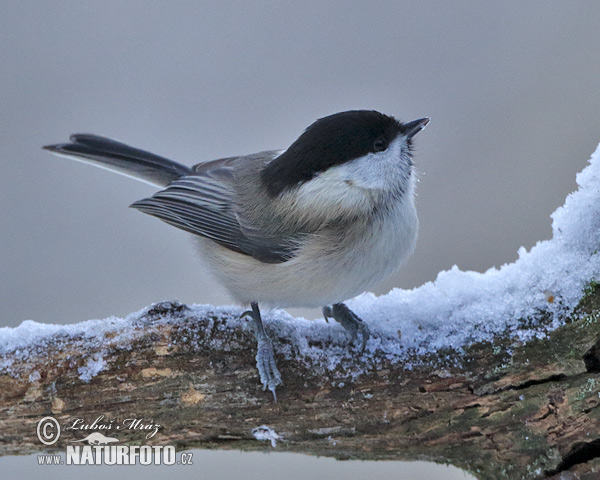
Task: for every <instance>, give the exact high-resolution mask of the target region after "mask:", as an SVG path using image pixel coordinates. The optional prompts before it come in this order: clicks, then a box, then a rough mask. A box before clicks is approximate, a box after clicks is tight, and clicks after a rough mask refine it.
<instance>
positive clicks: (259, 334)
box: [240, 303, 283, 401]
mask: <svg viewBox="0 0 600 480" xmlns="http://www.w3.org/2000/svg"><path fill="white" fill-rule="evenodd" d="M244 317H250V318H251V319H252V320H253V324H254V337H255V338H256V342H257V351H256V368H257V369H258V374H259V375H260V382H261V383H262V386H263V390H266V389H267V388H268V389H269V390H271V392H272V393H273V398H274V399H275V401H277V393H276V391H275V389H276V388H277V385H281V384H282V383H283V381H282V379H281V373H279V370H277V364H276V363H275V352H274V351H273V342H271V339H270V338H269V336H268V335H267V333H266V332H265V329H264V327H263V324H262V319H261V316H260V310H259V309H258V305H257V304H256V303H253V304H252V310H247V311H245V312H244V313H242V315H241V316H240V318H244Z"/></svg>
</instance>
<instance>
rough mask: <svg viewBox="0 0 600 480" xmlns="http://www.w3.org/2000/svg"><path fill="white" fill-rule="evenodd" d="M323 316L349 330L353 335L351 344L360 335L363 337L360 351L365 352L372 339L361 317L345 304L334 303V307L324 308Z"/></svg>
mask: <svg viewBox="0 0 600 480" xmlns="http://www.w3.org/2000/svg"><path fill="white" fill-rule="evenodd" d="M323 316H324V317H325V320H327V319H328V318H333V319H334V320H335V321H336V322H338V323H339V324H340V325H341V326H342V327H344V328H345V329H346V330H348V331H349V332H350V334H351V335H352V337H351V338H350V341H351V342H354V341H355V340H356V339H357V338H358V334H359V333H360V335H361V337H362V343H361V347H360V351H361V352H364V350H365V347H366V346H367V340H369V338H371V332H370V331H369V327H368V326H367V324H366V323H365V322H363V321H362V320H361V318H360V317H359V316H357V315H356V314H355V313H354V312H353V311H352V310H350V309H349V308H348V307H347V306H346V305H345V304H343V303H334V304H333V305H327V306H325V307H323Z"/></svg>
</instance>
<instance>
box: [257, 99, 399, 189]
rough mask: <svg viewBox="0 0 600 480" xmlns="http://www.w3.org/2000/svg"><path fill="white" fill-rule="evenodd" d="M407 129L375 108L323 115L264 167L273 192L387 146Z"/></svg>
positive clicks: (264, 176) (264, 178) (265, 179)
mask: <svg viewBox="0 0 600 480" xmlns="http://www.w3.org/2000/svg"><path fill="white" fill-rule="evenodd" d="M403 132H404V125H403V124H402V123H400V122H398V121H397V120H396V119H395V118H394V117H390V116H388V115H384V114H382V113H379V112H376V111H374V110H350V111H348V112H340V113H336V114H333V115H329V116H328V117H324V118H321V119H319V120H317V121H316V122H314V123H313V124H312V125H311V126H310V127H308V128H307V129H306V130H305V131H304V133H303V134H302V135H300V137H298V139H297V140H296V141H295V142H294V143H292V144H291V145H290V147H289V148H288V149H287V150H286V151H285V152H284V153H283V154H281V155H280V156H279V157H277V158H276V159H275V160H273V161H272V162H271V163H269V165H268V166H267V167H266V168H265V169H264V170H263V172H262V174H261V177H262V181H263V183H264V184H265V186H266V188H267V190H268V192H269V194H270V195H272V196H277V195H279V194H280V193H281V192H282V191H284V190H285V189H287V188H290V187H294V186H297V185H300V184H302V183H303V182H306V181H308V180H310V179H311V178H313V177H314V176H315V175H317V174H318V173H320V172H323V171H325V170H327V169H328V168H330V167H332V166H334V165H341V164H342V163H346V162H349V161H350V160H354V159H355V158H359V157H362V156H364V155H367V154H368V153H371V152H379V151H383V150H385V149H387V147H388V145H389V144H390V143H391V142H392V141H393V140H394V139H395V138H396V137H397V136H398V134H401V133H403Z"/></svg>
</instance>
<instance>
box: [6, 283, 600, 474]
mask: <svg viewBox="0 0 600 480" xmlns="http://www.w3.org/2000/svg"><path fill="white" fill-rule="evenodd" d="M599 318H600V288H597V287H596V286H595V285H594V286H592V288H590V289H589V291H588V292H587V294H586V296H585V298H584V300H583V301H582V303H581V304H580V305H579V306H578V307H577V309H576V310H575V312H573V314H572V317H571V320H570V321H569V322H567V323H566V324H565V325H563V326H562V327H560V328H558V329H556V330H554V331H552V332H551V333H549V334H548V335H547V336H546V337H545V338H541V339H534V340H531V341H528V342H527V343H524V344H520V343H518V342H516V341H515V340H514V338H510V337H509V336H508V335H507V336H506V337H498V338H496V340H495V341H494V343H477V344H473V345H471V346H469V347H468V348H465V349H462V350H459V351H453V350H448V351H445V352H438V353H437V354H431V358H426V359H421V360H423V361H421V362H420V363H419V364H418V365H417V366H412V367H410V368H409V364H411V363H412V360H410V359H404V360H402V361H397V360H395V359H390V358H388V357H389V356H388V355H386V354H385V352H382V351H375V352H372V354H371V355H362V356H361V355H359V354H357V352H356V350H353V349H352V348H351V347H350V346H349V347H348V358H347V361H348V362H350V363H354V364H355V365H356V367H357V368H359V371H360V372H362V373H360V374H359V375H357V374H356V371H357V370H352V371H350V370H347V369H346V368H345V367H344V365H346V364H350V363H344V362H342V363H340V364H339V365H338V366H337V367H335V368H333V369H330V368H328V366H327V365H326V362H327V350H328V349H331V348H338V347H339V345H334V344H335V340H334V339H329V340H323V341H321V342H320V343H319V344H318V345H313V347H315V348H320V349H322V351H323V356H322V360H317V359H314V358H312V359H304V358H298V355H299V354H300V353H299V351H297V350H295V348H294V345H293V344H291V343H290V342H289V340H288V339H287V338H286V337H285V336H284V333H282V331H280V330H281V329H275V330H273V326H272V325H271V328H269V324H267V330H269V334H270V335H271V337H272V339H273V344H274V346H275V349H276V356H277V357H278V362H279V364H278V366H279V369H280V371H281V373H282V375H283V378H284V382H285V383H284V385H283V386H282V387H281V388H280V389H279V390H278V402H277V403H275V402H274V401H273V399H272V396H271V395H270V393H269V392H263V391H262V389H261V388H260V382H259V379H258V373H257V371H256V368H255V362H254V358H253V357H254V353H255V341H254V337H253V334H252V332H251V330H250V329H249V328H247V327H246V326H245V324H244V322H241V321H237V322H236V321H233V322H232V320H231V315H230V314H227V312H224V311H219V310H217V311H215V312H213V313H207V314H204V315H203V316H202V317H200V318H199V317H198V316H197V315H196V314H194V311H193V310H192V309H190V308H188V307H187V306H185V305H181V304H175V303H163V304H157V305H155V306H153V307H151V308H149V309H147V310H146V311H143V312H141V313H139V314H137V315H133V316H131V317H130V318H129V319H128V321H127V323H126V324H124V325H120V326H118V328H117V327H115V328H113V329H111V328H107V329H106V330H105V331H102V332H100V333H98V334H96V335H95V336H93V337H90V336H89V335H88V334H84V333H81V334H65V333H54V334H52V335H49V336H47V337H43V338H41V339H37V340H36V341H34V342H31V343H26V344H25V345H23V346H21V347H19V348H18V349H16V350H15V351H13V352H11V353H8V354H6V355H4V356H3V357H2V359H1V360H2V362H1V363H0V366H1V367H2V368H1V370H0V373H1V375H0V432H1V434H0V435H1V436H0V453H1V454H5V455H6V454H25V453H31V452H38V451H42V450H48V447H44V445H42V444H41V443H40V442H39V440H38V438H37V436H36V425H37V422H38V421H39V420H40V419H41V418H42V417H44V416H47V415H52V416H54V417H55V418H56V419H57V420H58V421H59V423H60V424H61V425H62V426H63V428H64V427H66V426H68V425H70V424H71V423H72V421H73V418H84V419H86V420H87V421H88V422H91V421H93V420H94V419H95V418H97V417H98V416H100V415H104V416H105V418H106V419H115V420H119V419H120V420H123V419H126V418H141V417H143V418H144V419H146V420H152V421H153V422H155V423H157V424H160V425H161V427H160V429H159V431H158V433H157V434H156V435H155V436H153V437H152V438H150V439H147V438H146V435H147V433H148V432H145V431H137V430H128V431H126V432H123V433H119V440H120V441H121V442H133V443H137V444H147V445H152V444H155V445H165V444H169V445H176V446H178V448H180V449H184V448H185V449H187V448H192V447H200V448H225V449H241V450H271V449H272V446H271V444H270V443H268V442H259V441H257V440H256V439H255V437H254V436H253V434H252V429H253V428H255V427H258V426H261V425H267V426H268V427H270V428H272V429H273V430H274V431H275V432H277V434H278V435H279V436H280V437H281V440H280V441H278V443H277V447H276V450H277V451H293V452H303V453H308V454H312V455H324V456H332V457H336V458H339V459H349V458H358V459H386V460H416V459H420V460H423V459H424V460H430V461H435V462H444V463H451V464H453V465H456V466H458V467H460V468H463V469H465V470H468V471H470V472H472V473H473V474H474V475H475V476H476V477H478V478H481V479H518V478H559V474H560V473H561V472H564V471H570V472H572V473H573V474H574V475H578V476H574V477H572V478H582V479H586V478H592V477H589V476H586V475H588V473H586V472H591V471H592V470H593V469H598V468H600V408H599V406H600V397H599V394H600V377H599V373H600V343H599V341H598V339H599V338H600V322H599V321H598V319H599ZM89 326H90V327H94V328H96V324H91V323H90V325H89ZM98 328H99V327H98ZM331 328H334V326H332V327H331ZM88 330H89V329H88ZM81 433H82V432H76V431H73V430H67V429H64V430H63V435H62V436H61V439H60V440H59V441H58V443H57V444H55V445H54V446H53V447H52V448H51V449H55V450H60V449H63V448H64V446H65V445H66V444H67V443H68V442H70V441H72V440H75V439H80V438H81V437H83V435H81ZM88 433H89V431H88V432H86V434H88ZM589 475H591V474H589Z"/></svg>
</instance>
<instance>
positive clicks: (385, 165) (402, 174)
mask: <svg viewBox="0 0 600 480" xmlns="http://www.w3.org/2000/svg"><path fill="white" fill-rule="evenodd" d="M402 143H403V139H402V138H398V139H396V140H394V141H393V142H392V143H391V144H390V146H389V147H388V148H387V149H386V150H385V151H383V152H379V153H370V154H368V155H365V156H364V157H360V158H357V159H355V160H352V161H351V162H348V163H345V164H343V165H339V166H336V167H333V168H330V169H329V170H328V171H327V172H325V174H328V173H330V172H331V174H332V176H335V178H339V179H340V180H341V181H343V182H345V183H346V184H347V185H349V186H354V187H356V188H361V189H365V190H370V191H373V192H376V191H382V190H387V189H389V188H391V187H392V185H397V184H398V182H400V181H402V180H403V179H405V178H406V177H407V176H408V175H407V174H408V173H409V172H410V168H411V167H410V165H409V164H407V162H405V161H404V160H403V158H402V146H403V145H402Z"/></svg>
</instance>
